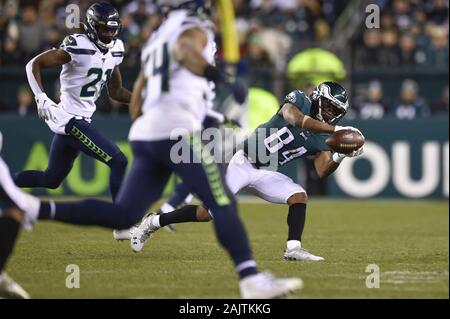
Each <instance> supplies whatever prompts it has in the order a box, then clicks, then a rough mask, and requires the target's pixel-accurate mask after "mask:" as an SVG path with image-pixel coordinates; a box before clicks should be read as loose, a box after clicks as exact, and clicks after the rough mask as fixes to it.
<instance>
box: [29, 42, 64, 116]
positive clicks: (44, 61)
mask: <svg viewBox="0 0 450 319" xmlns="http://www.w3.org/2000/svg"><path fill="white" fill-rule="evenodd" d="M71 59H72V58H71V57H70V55H69V54H68V53H67V52H66V51H64V50H61V49H54V50H49V51H45V52H44V53H41V54H39V55H38V56H37V57H35V58H33V59H32V60H31V61H30V62H28V63H27V65H26V67H25V69H26V71H27V78H28V83H29V84H30V87H31V90H32V91H33V93H34V98H35V100H36V104H37V108H38V115H39V117H40V118H41V119H43V120H45V121H47V120H51V121H55V118H54V116H53V115H52V111H51V107H52V106H55V105H56V103H55V102H53V101H52V100H51V99H50V98H49V97H48V96H47V94H45V92H44V85H43V84H42V77H41V69H46V68H53V67H57V66H61V65H63V64H66V63H69V62H70V61H71Z"/></svg>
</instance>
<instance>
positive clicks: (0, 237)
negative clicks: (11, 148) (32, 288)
mask: <svg viewBox="0 0 450 319" xmlns="http://www.w3.org/2000/svg"><path fill="white" fill-rule="evenodd" d="M12 193H14V194H13V195H14V198H13V197H12V196H10V194H12ZM16 193H21V191H20V190H19V189H18V188H17V186H16V185H15V184H14V182H13V181H12V178H11V176H10V174H9V170H8V168H7V166H6V164H5V163H4V162H3V161H2V160H1V158H0V298H15V299H17V298H20V299H28V298H30V296H29V295H28V293H27V292H26V291H25V290H24V289H23V288H22V287H21V286H20V285H19V284H17V283H16V282H14V280H13V279H12V278H10V277H9V276H8V275H7V274H6V273H5V272H4V270H5V267H6V263H7V261H8V259H9V257H10V256H11V254H12V252H13V249H14V245H15V243H16V240H17V237H18V235H19V231H20V227H21V225H22V223H23V222H24V220H25V218H24V211H23V210H22V209H20V208H19V207H18V205H17V203H16V202H15V200H19V201H21V203H20V204H21V206H23V207H24V208H27V209H30V207H29V206H30V205H29V204H28V203H25V202H23V200H24V198H28V196H29V197H31V196H30V195H27V196H24V197H21V196H17V194H16Z"/></svg>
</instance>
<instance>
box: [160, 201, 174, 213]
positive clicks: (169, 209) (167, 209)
mask: <svg viewBox="0 0 450 319" xmlns="http://www.w3.org/2000/svg"><path fill="white" fill-rule="evenodd" d="M159 210H160V211H161V213H162V214H167V213H170V212H172V211H174V210H175V207H173V206H172V205H170V204H169V203H164V204H163V205H162V206H161V208H160V209H159Z"/></svg>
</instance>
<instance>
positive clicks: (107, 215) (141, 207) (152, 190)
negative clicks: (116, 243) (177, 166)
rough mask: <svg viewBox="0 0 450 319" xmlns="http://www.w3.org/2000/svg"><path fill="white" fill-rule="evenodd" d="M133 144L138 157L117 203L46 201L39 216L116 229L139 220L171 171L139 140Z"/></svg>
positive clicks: (155, 198)
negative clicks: (159, 162) (153, 156)
mask: <svg viewBox="0 0 450 319" xmlns="http://www.w3.org/2000/svg"><path fill="white" fill-rule="evenodd" d="M131 145H132V149H133V153H134V155H135V160H134V161H133V165H132V167H131V169H130V172H129V174H128V175H127V176H126V178H125V180H124V182H123V185H122V186H121V188H120V191H119V193H118V195H117V200H116V202H115V203H114V204H111V203H108V202H104V201H99V200H85V201H82V202H76V203H73V202H71V203H59V202H58V203H53V204H51V203H47V202H44V203H42V205H41V209H40V211H39V219H55V220H58V221H62V222H65V223H69V224H75V225H92V226H103V227H108V228H114V229H127V228H130V227H132V226H133V225H134V224H136V223H137V222H138V221H139V220H140V219H141V218H142V217H143V215H144V214H145V211H146V209H147V208H148V207H149V206H150V205H151V204H152V203H153V202H154V201H155V200H157V199H158V198H159V197H160V195H161V193H162V191H163V189H164V186H165V185H166V183H167V180H168V179H169V177H170V171H169V170H167V169H166V168H165V167H163V166H161V165H158V164H157V163H155V162H154V161H152V160H150V159H148V156H147V152H146V149H145V148H143V147H141V145H139V143H136V142H133V143H132V144H131ZM52 206H53V208H52Z"/></svg>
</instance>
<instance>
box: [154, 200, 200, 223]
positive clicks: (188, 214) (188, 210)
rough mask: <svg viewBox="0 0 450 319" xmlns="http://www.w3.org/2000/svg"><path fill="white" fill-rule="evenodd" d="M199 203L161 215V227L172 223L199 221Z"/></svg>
mask: <svg viewBox="0 0 450 319" xmlns="http://www.w3.org/2000/svg"><path fill="white" fill-rule="evenodd" d="M197 207H198V206H197V205H186V206H184V207H181V208H179V209H177V210H174V211H172V212H170V213H165V214H161V215H159V224H160V225H161V227H164V226H166V225H170V224H179V223H187V222H196V221H197Z"/></svg>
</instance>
